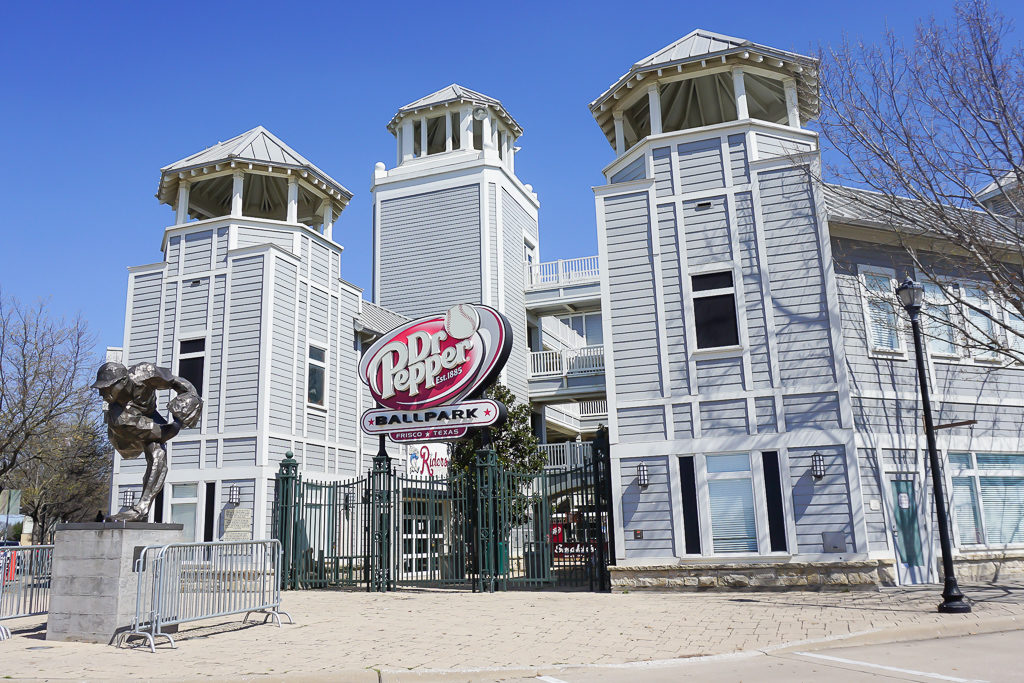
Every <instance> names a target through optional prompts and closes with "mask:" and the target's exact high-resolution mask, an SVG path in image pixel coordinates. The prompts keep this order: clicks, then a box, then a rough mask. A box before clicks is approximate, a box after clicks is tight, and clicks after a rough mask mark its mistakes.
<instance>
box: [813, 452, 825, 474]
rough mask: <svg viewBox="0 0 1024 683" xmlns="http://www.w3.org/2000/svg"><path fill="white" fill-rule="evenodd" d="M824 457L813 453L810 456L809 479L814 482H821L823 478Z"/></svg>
mask: <svg viewBox="0 0 1024 683" xmlns="http://www.w3.org/2000/svg"><path fill="white" fill-rule="evenodd" d="M825 474H826V472H825V456H824V455H822V454H821V453H819V452H818V451H814V454H813V455H812V456H811V477H812V478H813V479H814V481H821V480H822V479H824V478H825Z"/></svg>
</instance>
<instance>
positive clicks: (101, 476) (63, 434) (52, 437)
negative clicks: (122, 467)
mask: <svg viewBox="0 0 1024 683" xmlns="http://www.w3.org/2000/svg"><path fill="white" fill-rule="evenodd" d="M98 408H99V401H98V400H96V401H94V402H93V403H91V404H88V405H84V406H82V407H81V408H80V410H79V411H78V412H77V413H73V414H65V415H64V416H63V417H62V418H61V419H60V421H59V422H58V424H56V425H55V426H53V427H52V428H51V429H49V430H48V432H47V434H46V435H45V436H40V437H35V438H33V439H32V440H31V441H30V443H29V446H28V447H27V448H26V451H25V452H26V453H28V454H30V455H31V457H24V458H22V459H21V460H20V461H19V463H18V464H17V465H16V466H15V467H14V468H13V469H11V470H10V471H8V472H7V474H6V475H4V476H3V479H2V480H3V482H4V484H5V485H6V486H8V487H10V488H16V489H21V507H22V510H23V511H24V513H25V514H26V515H28V516H29V517H31V518H32V521H33V532H32V533H33V541H34V542H47V539H48V538H50V536H51V535H52V532H53V529H54V527H55V525H56V524H57V523H58V522H81V521H92V520H93V519H94V517H95V515H96V511H97V510H105V509H106V508H107V506H108V494H109V491H110V477H111V473H112V471H113V459H112V458H111V457H110V450H111V449H110V445H109V442H108V441H107V437H106V430H105V428H104V426H103V423H102V421H101V420H100V417H99V415H100V411H99V409H98Z"/></svg>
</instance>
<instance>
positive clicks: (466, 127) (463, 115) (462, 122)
mask: <svg viewBox="0 0 1024 683" xmlns="http://www.w3.org/2000/svg"><path fill="white" fill-rule="evenodd" d="M459 130H460V131H461V134H460V135H459V142H460V143H461V145H460V146H461V148H462V149H473V107H472V106H468V107H463V108H462V109H460V110H459Z"/></svg>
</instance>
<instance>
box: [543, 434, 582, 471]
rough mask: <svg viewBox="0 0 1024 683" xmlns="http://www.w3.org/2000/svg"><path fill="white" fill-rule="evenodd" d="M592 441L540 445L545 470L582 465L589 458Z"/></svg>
mask: <svg viewBox="0 0 1024 683" xmlns="http://www.w3.org/2000/svg"><path fill="white" fill-rule="evenodd" d="M592 444H593V442H592V441H567V442H565V443H542V444H540V451H541V453H543V454H544V467H545V468H546V469H572V468H573V467H579V466H580V465H582V464H583V461H584V458H588V457H590V454H591V448H592Z"/></svg>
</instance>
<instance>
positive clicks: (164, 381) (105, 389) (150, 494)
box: [92, 363, 203, 522]
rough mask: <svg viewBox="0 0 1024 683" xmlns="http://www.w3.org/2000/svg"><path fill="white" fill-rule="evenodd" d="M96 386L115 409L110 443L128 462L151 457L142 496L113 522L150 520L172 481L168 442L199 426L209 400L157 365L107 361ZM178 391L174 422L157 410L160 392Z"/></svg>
mask: <svg viewBox="0 0 1024 683" xmlns="http://www.w3.org/2000/svg"><path fill="white" fill-rule="evenodd" d="M92 386H93V388H94V389H98V390H99V392H100V396H102V397H103V400H104V401H106V402H107V403H108V404H109V406H108V408H107V415H106V422H107V434H108V436H109V437H110V443H111V444H113V446H114V448H115V449H116V450H117V452H118V453H120V454H121V457H122V458H126V459H130V458H137V457H139V455H141V454H143V453H144V454H145V455H146V475H145V477H143V479H142V496H141V497H140V498H139V500H138V501H136V502H135V503H134V504H133V505H132V506H131V507H129V508H127V509H125V510H123V511H122V512H119V513H118V514H116V515H111V516H110V517H108V518H107V520H108V521H126V522H144V521H146V519H148V517H149V506H150V505H152V503H153V498H155V497H156V495H157V494H158V493H160V490H161V489H162V488H163V487H164V479H165V478H166V477H167V451H166V450H165V449H164V444H165V443H166V442H167V441H169V440H170V439H172V438H174V436H175V435H177V433H178V432H179V431H181V429H182V427H195V426H196V425H197V424H199V416H200V415H201V413H202V410H203V401H202V399H201V398H199V394H198V393H197V392H196V389H195V387H193V386H192V384H191V383H190V382H189V381H188V380H186V379H182V378H181V377H178V376H176V375H174V374H172V373H171V371H170V370H168V369H167V368H158V367H157V366H156V365H154V364H152V363H139V364H138V365H133V366H132V367H131V368H126V367H125V366H124V365H122V364H121V363H104V364H103V365H101V366H100V369H99V371H98V372H97V373H96V381H95V382H94V383H93V385H92ZM161 389H173V390H174V391H175V392H177V396H175V397H174V398H172V399H171V400H170V402H169V403H168V404H167V410H168V411H170V414H171V418H172V421H171V422H168V421H167V420H165V419H164V417H163V416H162V415H161V414H160V413H158V412H157V410H156V392H157V391H159V390H161Z"/></svg>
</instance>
